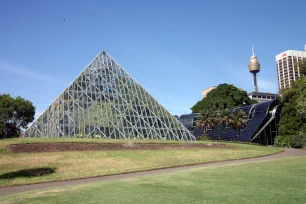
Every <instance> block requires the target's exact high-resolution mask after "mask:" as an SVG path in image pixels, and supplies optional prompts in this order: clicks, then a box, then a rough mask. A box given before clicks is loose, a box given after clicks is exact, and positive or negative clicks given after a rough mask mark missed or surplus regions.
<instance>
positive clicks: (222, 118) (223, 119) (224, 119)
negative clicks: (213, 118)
mask: <svg viewBox="0 0 306 204" xmlns="http://www.w3.org/2000/svg"><path fill="white" fill-rule="evenodd" d="M217 118H218V125H221V126H222V128H223V133H222V135H219V140H221V139H223V138H224V136H225V134H226V132H227V127H229V126H231V124H232V122H233V121H232V117H231V115H230V111H229V110H228V109H224V110H220V111H217Z"/></svg>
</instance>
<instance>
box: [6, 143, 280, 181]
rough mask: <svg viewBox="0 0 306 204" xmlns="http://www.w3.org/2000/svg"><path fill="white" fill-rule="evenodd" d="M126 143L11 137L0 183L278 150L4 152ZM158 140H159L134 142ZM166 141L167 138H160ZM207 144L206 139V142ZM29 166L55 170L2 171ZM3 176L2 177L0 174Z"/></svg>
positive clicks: (248, 147) (243, 146)
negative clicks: (44, 145) (45, 145)
mask: <svg viewBox="0 0 306 204" xmlns="http://www.w3.org/2000/svg"><path fill="white" fill-rule="evenodd" d="M63 141H64V142H71V141H73V142H127V141H126V140H124V141H123V140H90V139H87V140H86V139H69V140H68V139H13V140H1V141H0V186H12V185H19V184H28V183H38V182H47V181H55V180H68V179H75V178H85V177H92V176H101V175H107V174H115V173H124V172H132V171H139V170H148V169H155V168H161V167H169V166H178V165H184V164H195V163H203V162H211V161H222V160H230V159H238V158H246V157H254V156H261V155H266V154H272V153H276V152H279V151H281V149H279V148H275V147H263V146H256V145H247V144H231V145H232V146H233V147H234V148H206V149H189V150H188V149H185V150H141V151H140V150H137V151H87V152H84V151H80V152H76V151H74V152H47V153H24V154H14V153H8V152H6V151H5V147H6V145H7V144H13V143H29V142H63ZM133 142H161V141H148V140H147V141H142V140H138V141H133ZM162 142H169V141H162ZM206 143H207V141H206ZM32 168H50V169H54V170H55V173H52V174H47V175H43V176H33V177H27V176H24V172H23V173H20V174H19V175H17V174H14V175H15V176H14V177H13V178H12V177H11V178H7V177H3V175H4V174H7V173H11V172H16V171H20V170H27V169H32ZM1 176H2V177H1Z"/></svg>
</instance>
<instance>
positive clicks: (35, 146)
mask: <svg viewBox="0 0 306 204" xmlns="http://www.w3.org/2000/svg"><path fill="white" fill-rule="evenodd" d="M195 148H233V147H232V146H230V145H228V144H194V143H182V144H160V143H159V144H158V143H80V142H58V143H57V142H54V143H27V144H10V145H8V146H7V147H6V150H7V151H8V152H15V153H24V152H63V151H114V150H160V149H195Z"/></svg>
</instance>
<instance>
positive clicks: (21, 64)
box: [0, 0, 306, 114]
mask: <svg viewBox="0 0 306 204" xmlns="http://www.w3.org/2000/svg"><path fill="white" fill-rule="evenodd" d="M305 8H306V1H304V0H300V1H298V0H297V1H294V2H282V1H261V0H257V1H252V2H251V1H245V0H241V1H237V0H236V1H235V0H233V1H225V0H224V1H177V0H169V1H165V0H163V1H157V0H155V1H145V0H142V1H115V0H113V1H102V0H97V1H90V0H88V1H63V0H61V1H59V0H52V1H48V2H47V1H38V0H37V1H32V0H27V1H20V0H19V1H17V0H10V1H5V0H0V93H10V94H12V95H13V96H18V95H20V96H22V97H24V98H26V99H29V100H31V101H33V103H34V105H35V106H36V108H37V114H40V113H41V112H43V111H44V109H45V108H47V107H48V106H49V105H50V103H51V102H52V101H53V100H54V99H55V98H56V97H57V96H58V95H59V94H60V93H61V92H62V91H63V90H64V88H65V87H66V86H67V85H68V84H69V83H70V82H71V81H72V80H73V79H74V78H75V77H76V76H77V75H78V74H79V73H80V72H81V71H82V70H83V69H84V68H85V67H86V65H87V64H88V63H89V62H90V61H91V60H92V59H93V58H94V57H95V56H96V55H97V54H98V53H99V52H100V51H101V50H103V49H105V50H106V51H107V52H108V53H109V54H110V55H111V56H113V57H114V58H115V59H116V60H117V61H118V62H119V63H120V64H121V65H122V66H123V67H124V68H125V69H126V70H127V71H128V72H129V73H130V74H131V75H132V76H133V77H134V78H135V79H136V80H137V81H138V82H140V83H141V84H142V85H143V87H144V88H146V89H147V90H148V92H149V93H151V94H152V95H153V97H155V98H156V99H157V100H158V101H159V102H160V103H161V104H162V105H164V106H165V108H166V109H168V110H169V111H170V113H172V114H182V113H189V112H190V107H191V106H192V105H194V104H195V103H196V102H197V101H199V100H200V99H201V90H203V89H205V88H207V87H210V86H213V85H218V84H220V83H230V84H234V85H236V86H237V87H240V88H243V89H245V90H246V91H248V92H249V91H252V90H253V82H252V76H251V74H250V73H249V72H248V63H249V58H250V56H251V46H252V45H254V47H255V51H256V55H257V56H258V58H259V60H260V63H261V72H260V73H259V76H258V83H259V91H263V92H277V90H278V89H277V74H276V65H275V55H276V54H278V53H280V52H282V51H285V50H288V49H297V50H302V49H303V48H304V44H305V43H306V21H305V20H306V13H305Z"/></svg>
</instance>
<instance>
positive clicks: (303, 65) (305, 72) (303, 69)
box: [297, 59, 306, 76]
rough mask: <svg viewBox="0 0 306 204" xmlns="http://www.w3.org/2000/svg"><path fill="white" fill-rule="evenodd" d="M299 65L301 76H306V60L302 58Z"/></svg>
mask: <svg viewBox="0 0 306 204" xmlns="http://www.w3.org/2000/svg"><path fill="white" fill-rule="evenodd" d="M297 66H298V67H299V69H300V75H301V76H306V60H305V59H304V60H300V61H298V62H297Z"/></svg>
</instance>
